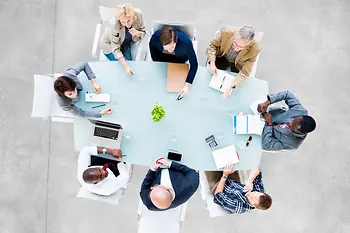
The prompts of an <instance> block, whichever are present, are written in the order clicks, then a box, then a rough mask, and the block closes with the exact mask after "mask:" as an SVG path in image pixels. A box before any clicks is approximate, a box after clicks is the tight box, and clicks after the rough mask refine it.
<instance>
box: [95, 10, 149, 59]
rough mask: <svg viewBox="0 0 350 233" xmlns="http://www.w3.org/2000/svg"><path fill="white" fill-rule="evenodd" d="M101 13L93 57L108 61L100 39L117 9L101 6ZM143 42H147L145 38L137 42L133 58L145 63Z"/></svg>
mask: <svg viewBox="0 0 350 233" xmlns="http://www.w3.org/2000/svg"><path fill="white" fill-rule="evenodd" d="M99 11H100V22H99V23H98V24H97V25H96V30H95V37H94V42H93V45H92V57H93V58H98V59H99V60H100V61H108V58H107V57H106V56H105V55H104V54H103V51H102V50H101V48H100V46H99V45H100V39H101V37H102V36H103V35H104V33H105V32H106V29H107V26H108V23H109V20H110V19H111V18H112V17H113V16H115V12H116V9H115V8H108V7H105V6H100V7H99ZM143 41H147V39H145V37H144V38H143V39H142V40H141V41H139V42H137V45H135V46H138V48H137V52H136V54H135V55H134V54H133V56H132V57H135V61H143V60H145V58H146V52H144V53H143V49H142V48H143V43H142V42H143Z"/></svg>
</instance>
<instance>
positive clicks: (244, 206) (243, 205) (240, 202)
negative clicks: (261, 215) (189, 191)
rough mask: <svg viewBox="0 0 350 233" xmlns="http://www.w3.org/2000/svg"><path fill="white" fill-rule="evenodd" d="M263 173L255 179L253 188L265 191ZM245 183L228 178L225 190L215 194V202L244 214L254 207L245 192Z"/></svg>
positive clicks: (234, 211)
mask: <svg viewBox="0 0 350 233" xmlns="http://www.w3.org/2000/svg"><path fill="white" fill-rule="evenodd" d="M261 178H262V174H261V172H260V174H259V175H258V176H257V177H256V178H255V180H254V181H253V190H252V191H257V192H264V184H263V182H262V179H261ZM243 187H244V184H240V183H237V182H235V181H233V180H231V179H228V180H227V181H226V183H225V186H224V190H223V191H222V192H220V193H217V194H216V195H215V196H214V202H215V203H216V204H218V205H220V206H222V207H223V208H224V209H225V210H228V211H230V212H231V213H234V214H243V213H245V212H248V211H250V210H252V209H255V208H254V206H252V205H251V204H249V202H248V200H247V198H246V197H245V194H246V193H245V192H243Z"/></svg>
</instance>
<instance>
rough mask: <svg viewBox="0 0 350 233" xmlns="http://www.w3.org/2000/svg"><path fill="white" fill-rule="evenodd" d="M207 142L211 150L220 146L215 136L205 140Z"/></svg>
mask: <svg viewBox="0 0 350 233" xmlns="http://www.w3.org/2000/svg"><path fill="white" fill-rule="evenodd" d="M205 142H206V143H207V144H208V145H209V147H210V148H211V149H214V148H215V147H217V146H218V143H217V142H216V140H215V137H214V135H210V136H209V137H207V138H206V139H205Z"/></svg>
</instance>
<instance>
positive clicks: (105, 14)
mask: <svg viewBox="0 0 350 233" xmlns="http://www.w3.org/2000/svg"><path fill="white" fill-rule="evenodd" d="M99 9H100V20H101V21H103V22H108V21H109V20H110V19H111V18H112V17H113V16H115V12H116V8H109V7H105V6H100V7H99Z"/></svg>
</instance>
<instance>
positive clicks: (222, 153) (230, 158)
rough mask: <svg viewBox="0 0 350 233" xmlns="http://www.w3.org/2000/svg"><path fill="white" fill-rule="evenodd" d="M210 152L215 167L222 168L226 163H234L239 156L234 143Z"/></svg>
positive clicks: (237, 160)
mask: <svg viewBox="0 0 350 233" xmlns="http://www.w3.org/2000/svg"><path fill="white" fill-rule="evenodd" d="M212 153H213V158H214V161H215V165H216V167H217V168H223V167H225V166H226V165H227V164H236V163H238V162H239V157H238V156H237V153H236V148H235V146H234V145H230V146H227V147H224V148H222V149H219V150H215V151H213V152H212Z"/></svg>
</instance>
